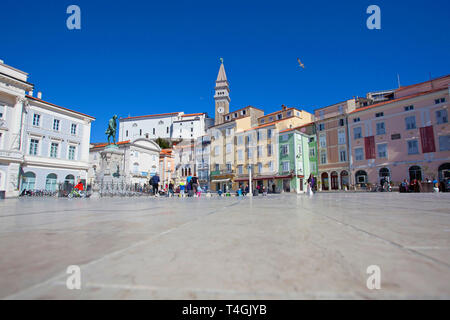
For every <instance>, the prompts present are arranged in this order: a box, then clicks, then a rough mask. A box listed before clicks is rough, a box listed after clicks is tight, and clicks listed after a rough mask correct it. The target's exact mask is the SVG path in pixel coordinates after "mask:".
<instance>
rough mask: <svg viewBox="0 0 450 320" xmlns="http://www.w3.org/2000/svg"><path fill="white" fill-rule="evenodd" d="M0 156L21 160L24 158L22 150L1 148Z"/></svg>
mask: <svg viewBox="0 0 450 320" xmlns="http://www.w3.org/2000/svg"><path fill="white" fill-rule="evenodd" d="M0 158H7V159H13V160H21V159H23V154H22V152H20V151H10V150H0Z"/></svg>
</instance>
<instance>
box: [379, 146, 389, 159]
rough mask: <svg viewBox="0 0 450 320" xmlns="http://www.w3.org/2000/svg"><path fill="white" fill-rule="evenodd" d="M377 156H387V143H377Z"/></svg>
mask: <svg viewBox="0 0 450 320" xmlns="http://www.w3.org/2000/svg"><path fill="white" fill-rule="evenodd" d="M378 158H387V144H386V143H383V144H379V145H378Z"/></svg>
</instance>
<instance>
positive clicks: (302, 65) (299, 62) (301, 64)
mask: <svg viewBox="0 0 450 320" xmlns="http://www.w3.org/2000/svg"><path fill="white" fill-rule="evenodd" d="M297 61H298V65H299V66H300V67H302V68H303V69H305V65H304V64H303V63H302V62H301V61H300V59H299V58H297Z"/></svg>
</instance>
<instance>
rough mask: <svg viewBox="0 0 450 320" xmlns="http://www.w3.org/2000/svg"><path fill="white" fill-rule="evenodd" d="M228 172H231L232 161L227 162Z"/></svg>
mask: <svg viewBox="0 0 450 320" xmlns="http://www.w3.org/2000/svg"><path fill="white" fill-rule="evenodd" d="M227 172H231V163H229V162H228V163H227Z"/></svg>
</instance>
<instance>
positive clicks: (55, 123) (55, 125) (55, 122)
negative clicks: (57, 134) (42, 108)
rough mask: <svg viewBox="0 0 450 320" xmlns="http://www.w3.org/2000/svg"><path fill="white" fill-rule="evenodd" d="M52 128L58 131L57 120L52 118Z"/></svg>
mask: <svg viewBox="0 0 450 320" xmlns="http://www.w3.org/2000/svg"><path fill="white" fill-rule="evenodd" d="M53 130H55V131H59V120H58V119H53Z"/></svg>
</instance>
